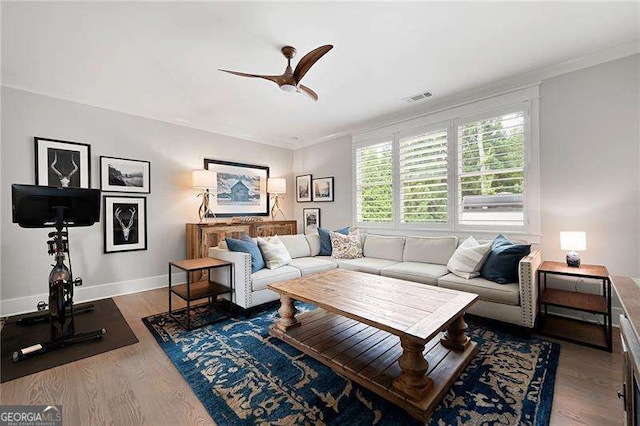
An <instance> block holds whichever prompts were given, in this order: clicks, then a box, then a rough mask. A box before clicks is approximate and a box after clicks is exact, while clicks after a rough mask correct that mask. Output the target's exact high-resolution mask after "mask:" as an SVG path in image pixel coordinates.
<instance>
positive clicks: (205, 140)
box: [0, 87, 293, 315]
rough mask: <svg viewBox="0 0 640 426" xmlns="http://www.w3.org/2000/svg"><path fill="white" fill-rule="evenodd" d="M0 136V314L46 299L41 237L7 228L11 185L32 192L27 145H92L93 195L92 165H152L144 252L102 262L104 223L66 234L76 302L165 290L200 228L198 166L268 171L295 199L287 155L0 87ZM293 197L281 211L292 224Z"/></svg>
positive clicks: (36, 231) (30, 151)
mask: <svg viewBox="0 0 640 426" xmlns="http://www.w3.org/2000/svg"><path fill="white" fill-rule="evenodd" d="M1 103H2V111H1V112H2V116H1V119H2V133H1V137H2V139H1V142H2V149H1V155H0V159H1V163H0V164H1V171H0V181H1V182H2V183H3V185H2V187H1V191H0V193H1V196H2V206H1V228H0V231H1V235H2V239H1V247H0V250H1V251H0V253H1V260H2V263H1V264H2V269H1V275H0V279H1V282H0V300H1V301H2V305H1V310H0V312H1V314H2V315H7V314H11V313H15V312H18V311H26V310H33V309H35V303H36V302H37V301H38V300H43V299H45V296H46V293H47V291H48V290H47V279H48V274H49V271H50V269H51V267H50V266H49V265H50V263H51V262H52V258H51V257H50V256H48V255H47V245H46V240H47V232H48V231H49V230H46V229H31V230H28V229H22V228H19V227H18V226H17V225H15V224H13V223H11V192H10V191H11V186H10V184H12V183H26V184H34V183H35V182H34V180H35V175H34V142H33V137H34V136H40V137H49V138H54V139H62V140H69V141H77V142H85V143H89V144H91V161H92V164H91V167H92V171H91V174H92V176H91V182H92V187H94V188H99V187H100V182H99V169H100V167H99V156H100V155H107V156H115V157H125V158H134V159H143V160H149V161H151V194H150V195H148V196H147V208H148V250H146V251H139V252H129V253H113V254H103V230H102V225H103V223H102V222H101V223H99V224H96V225H94V226H93V227H91V228H76V229H72V230H71V231H70V239H71V241H70V242H71V250H72V260H73V268H74V273H75V275H76V276H81V277H82V278H83V279H84V286H83V287H80V288H79V289H78V293H77V295H78V299H79V300H86V299H90V298H96V297H104V296H108V295H113V294H117V293H125V292H131V291H137V290H141V289H144V288H149V287H154V286H162V285H166V282H167V261H169V260H172V259H180V258H183V257H184V256H185V223H187V222H197V221H198V215H197V209H198V206H199V199H197V198H196V194H197V192H196V191H195V190H193V189H191V188H190V184H191V183H190V182H191V170H192V169H196V168H202V167H203V159H204V158H216V159H222V160H231V161H240V162H246V163H251V164H261V165H267V166H269V167H270V168H271V170H270V172H271V176H272V177H286V178H287V181H288V184H289V187H290V189H289V191H288V192H289V194H291V193H292V192H293V179H292V177H291V171H292V169H293V162H292V161H293V154H292V151H291V150H288V149H284V148H277V147H273V146H269V145H264V144H258V143H253V142H248V141H245V140H241V139H236V138H232V137H227V136H223V135H218V134H213V133H208V132H204V131H199V130H194V129H190V128H187V127H182V126H178V125H173V124H169V123H164V122H160V121H154V120H149V119H146V118H140V117H136V116H132V115H127V114H122V113H118V112H114V111H109V110H105V109H101V108H95V107H90V106H86V105H82V104H77V103H73V102H68V101H63V100H60V99H55V98H50V97H46V96H41V95H36V94H32V93H28V92H23V91H19V90H14V89H10V88H6V87H3V88H2V93H1ZM292 199H293V196H288V197H286V198H285V200H284V203H283V206H282V209H283V211H284V213H285V215H286V216H287V217H288V218H291V217H292V204H293V203H292Z"/></svg>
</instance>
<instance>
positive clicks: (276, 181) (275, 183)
mask: <svg viewBox="0 0 640 426" xmlns="http://www.w3.org/2000/svg"><path fill="white" fill-rule="evenodd" d="M267 192H268V193H269V194H273V197H272V198H271V199H272V200H273V206H272V207H271V220H275V219H276V216H277V214H278V213H280V214H281V215H282V218H283V219H286V217H285V216H284V213H283V212H282V210H281V209H280V204H279V203H278V199H279V198H282V196H281V195H280V194H286V193H287V180H286V179H285V178H269V179H267Z"/></svg>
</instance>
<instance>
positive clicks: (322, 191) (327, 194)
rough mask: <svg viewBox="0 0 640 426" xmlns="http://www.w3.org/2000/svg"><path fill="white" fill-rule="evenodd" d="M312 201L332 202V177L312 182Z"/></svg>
mask: <svg viewBox="0 0 640 426" xmlns="http://www.w3.org/2000/svg"><path fill="white" fill-rule="evenodd" d="M313 201H314V202H322V201H333V177H324V178H318V179H314V180H313Z"/></svg>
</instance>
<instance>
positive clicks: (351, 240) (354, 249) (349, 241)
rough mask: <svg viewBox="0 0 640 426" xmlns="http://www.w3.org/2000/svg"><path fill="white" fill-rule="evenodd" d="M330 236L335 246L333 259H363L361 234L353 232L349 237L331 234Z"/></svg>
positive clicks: (335, 233)
mask: <svg viewBox="0 0 640 426" xmlns="http://www.w3.org/2000/svg"><path fill="white" fill-rule="evenodd" d="M329 236H330V237H331V245H332V246H333V250H332V252H331V257H333V258H334V259H357V258H359V257H362V242H360V233H359V232H358V231H357V230H356V231H352V232H351V233H350V234H349V235H343V234H341V233H339V232H331V233H330V234H329Z"/></svg>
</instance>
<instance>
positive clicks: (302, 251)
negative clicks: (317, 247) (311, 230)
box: [279, 234, 311, 259]
mask: <svg viewBox="0 0 640 426" xmlns="http://www.w3.org/2000/svg"><path fill="white" fill-rule="evenodd" d="M279 237H280V241H282V244H284V246H285V247H286V248H287V251H288V252H289V254H290V255H291V257H292V258H293V259H297V258H298V257H309V256H311V249H310V248H309V243H308V242H307V239H306V238H305V236H304V235H302V234H298V235H280V236H279Z"/></svg>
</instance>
